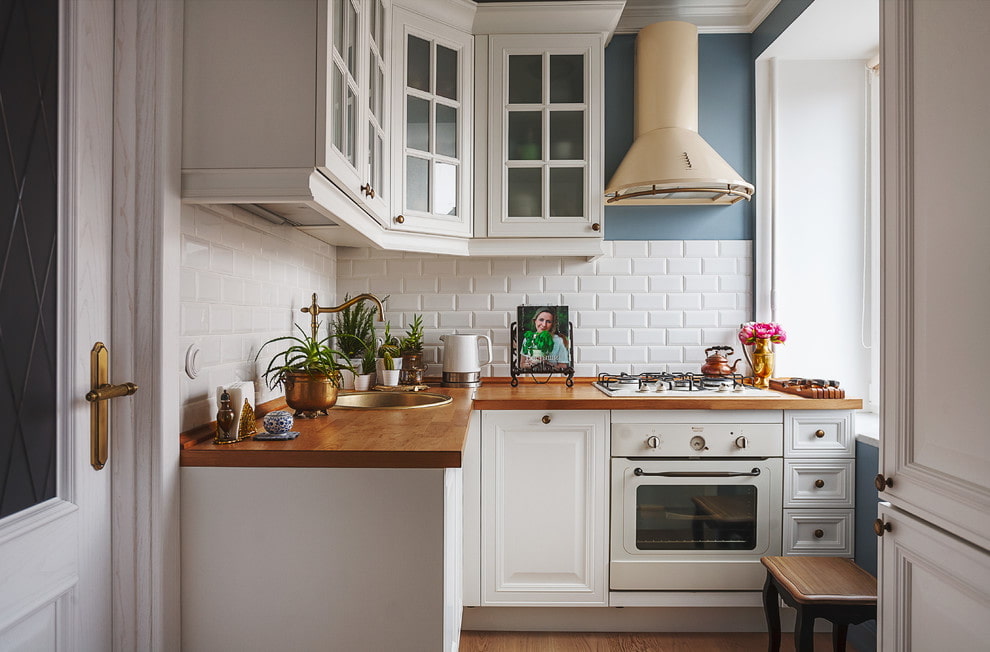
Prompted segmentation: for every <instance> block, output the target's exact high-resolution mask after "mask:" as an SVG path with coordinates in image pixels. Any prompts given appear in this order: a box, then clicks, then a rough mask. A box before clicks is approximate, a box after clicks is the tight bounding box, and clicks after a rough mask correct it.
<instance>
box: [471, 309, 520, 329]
mask: <svg viewBox="0 0 990 652" xmlns="http://www.w3.org/2000/svg"><path fill="white" fill-rule="evenodd" d="M471 314H472V320H473V322H474V327H475V328H508V327H509V323H510V321H511V320H510V318H509V313H506V312H489V311H479V312H474V313H471ZM513 319H514V318H513Z"/></svg>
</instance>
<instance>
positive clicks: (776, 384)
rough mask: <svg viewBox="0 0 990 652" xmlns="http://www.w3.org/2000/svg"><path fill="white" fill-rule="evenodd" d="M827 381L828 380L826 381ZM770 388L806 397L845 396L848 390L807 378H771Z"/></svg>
mask: <svg viewBox="0 0 990 652" xmlns="http://www.w3.org/2000/svg"><path fill="white" fill-rule="evenodd" d="M826 382H827V381H826ZM770 389H775V390H777V391H778V392H784V393H785V394H796V395H797V396H803V397H805V398H845V397H846V390H844V389H839V388H838V387H830V386H827V385H821V384H818V383H813V382H811V381H810V380H807V379H805V378H771V379H770Z"/></svg>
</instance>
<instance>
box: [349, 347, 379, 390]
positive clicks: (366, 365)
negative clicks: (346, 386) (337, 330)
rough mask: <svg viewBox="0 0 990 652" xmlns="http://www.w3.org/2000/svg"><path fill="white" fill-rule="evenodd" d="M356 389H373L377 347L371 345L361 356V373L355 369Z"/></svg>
mask: <svg viewBox="0 0 990 652" xmlns="http://www.w3.org/2000/svg"><path fill="white" fill-rule="evenodd" d="M355 374H356V375H355V376H354V389H356V390H360V391H365V390H369V389H371V387H372V385H374V380H375V347H374V346H369V347H368V348H367V349H366V350H365V352H364V357H363V358H361V373H360V374H358V373H357V372H356V371H355Z"/></svg>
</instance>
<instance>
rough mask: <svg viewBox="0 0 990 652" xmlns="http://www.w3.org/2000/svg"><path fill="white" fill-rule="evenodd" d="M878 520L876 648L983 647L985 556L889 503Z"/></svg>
mask: <svg viewBox="0 0 990 652" xmlns="http://www.w3.org/2000/svg"><path fill="white" fill-rule="evenodd" d="M880 517H881V518H882V519H883V522H884V523H885V524H886V525H887V526H888V527H889V528H890V530H889V531H885V532H884V535H883V537H881V539H880V554H879V562H880V568H879V571H880V572H879V577H880V604H879V611H878V617H879V618H878V620H879V625H880V638H879V645H878V649H879V650H881V651H882V652H895V651H899V650H985V649H987V648H986V646H987V641H990V618H988V617H987V615H988V614H990V555H988V554H987V552H986V551H985V550H980V549H978V548H977V547H975V546H973V545H971V544H968V543H966V542H964V541H963V540H962V539H957V538H956V537H954V536H952V535H950V534H947V533H945V532H944V531H943V530H939V529H938V528H934V527H932V526H931V525H929V524H927V523H924V522H922V521H920V520H918V519H916V518H914V517H912V516H909V515H908V514H907V513H905V512H902V511H900V510H897V509H894V508H893V507H891V506H890V505H889V504H888V503H881V506H880Z"/></svg>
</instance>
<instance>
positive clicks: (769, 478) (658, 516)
mask: <svg viewBox="0 0 990 652" xmlns="http://www.w3.org/2000/svg"><path fill="white" fill-rule="evenodd" d="M780 472H781V462H780V460H779V459H768V460H630V459H616V460H613V473H614V474H617V475H619V476H620V477H621V482H622V490H621V505H613V519H615V518H616V515H617V513H618V514H619V515H620V520H621V523H616V524H614V525H618V526H619V528H620V531H621V533H622V536H621V538H622V548H623V549H624V551H625V552H626V553H628V554H629V555H632V556H639V555H658V554H663V555H669V554H676V555H678V556H679V555H684V556H686V557H694V556H704V557H710V556H713V555H717V556H726V557H733V556H753V555H757V556H759V555H763V554H766V553H767V551H768V550H769V549H770V544H771V540H772V538H771V535H772V534H773V533H774V532H776V537H777V538H779V532H780V525H779V524H780V509H781V507H780ZM613 477H614V476H613ZM616 508H618V510H616Z"/></svg>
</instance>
